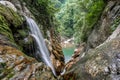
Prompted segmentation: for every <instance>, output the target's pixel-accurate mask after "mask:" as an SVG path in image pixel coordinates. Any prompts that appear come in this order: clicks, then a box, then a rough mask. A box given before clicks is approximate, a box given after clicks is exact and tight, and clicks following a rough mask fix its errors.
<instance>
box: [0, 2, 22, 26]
mask: <svg viewBox="0 0 120 80" xmlns="http://www.w3.org/2000/svg"><path fill="white" fill-rule="evenodd" d="M0 14H2V15H3V16H5V18H6V20H7V21H9V23H11V24H13V25H14V26H15V27H18V26H20V25H21V24H22V22H23V21H22V19H21V17H20V16H19V15H18V14H17V13H16V12H14V11H13V10H12V9H10V8H8V7H5V6H3V5H1V4H0Z"/></svg>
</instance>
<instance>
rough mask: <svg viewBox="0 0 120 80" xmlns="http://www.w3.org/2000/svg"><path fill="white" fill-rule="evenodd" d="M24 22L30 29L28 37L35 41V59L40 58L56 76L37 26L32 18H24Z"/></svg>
mask: <svg viewBox="0 0 120 80" xmlns="http://www.w3.org/2000/svg"><path fill="white" fill-rule="evenodd" d="M26 21H27V23H28V26H29V27H30V36H32V37H33V38H34V39H35V43H36V46H35V48H36V50H37V51H35V52H36V53H35V55H36V56H35V57H36V58H41V59H42V61H43V62H44V63H45V64H46V65H48V66H49V67H50V68H51V69H52V72H53V74H54V75H55V76H56V72H55V69H54V66H53V64H52V62H51V60H50V56H49V55H50V54H49V51H48V49H47V47H46V44H45V41H44V38H43V36H42V34H41V32H40V29H39V27H38V25H37V24H36V22H35V21H34V20H33V19H32V18H29V17H26ZM41 59H38V60H41Z"/></svg>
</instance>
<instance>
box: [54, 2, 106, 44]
mask: <svg viewBox="0 0 120 80" xmlns="http://www.w3.org/2000/svg"><path fill="white" fill-rule="evenodd" d="M104 6H105V3H104V1H103V0H67V1H66V3H65V4H63V6H62V7H61V10H60V12H59V13H58V14H56V18H57V19H59V21H60V24H61V25H60V27H59V28H61V29H59V30H60V33H61V34H62V36H67V37H73V36H74V37H75V42H76V43H80V42H84V41H86V40H87V37H88V35H89V34H90V32H91V30H92V28H93V26H94V24H95V23H96V22H97V20H98V18H99V16H100V14H101V12H102V10H103V8H104ZM61 26H62V27H61ZM63 33H64V34H63Z"/></svg>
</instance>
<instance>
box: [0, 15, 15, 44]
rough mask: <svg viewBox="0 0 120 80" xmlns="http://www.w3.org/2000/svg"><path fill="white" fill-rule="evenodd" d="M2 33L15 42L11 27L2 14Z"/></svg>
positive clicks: (0, 20) (0, 30)
mask: <svg viewBox="0 0 120 80" xmlns="http://www.w3.org/2000/svg"><path fill="white" fill-rule="evenodd" d="M0 34H2V35H5V36H6V37H7V38H9V40H10V41H11V42H14V39H13V35H12V31H11V29H10V28H9V23H8V22H7V21H6V19H5V18H4V16H2V15H0Z"/></svg>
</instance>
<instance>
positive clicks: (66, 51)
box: [62, 47, 75, 62]
mask: <svg viewBox="0 0 120 80" xmlns="http://www.w3.org/2000/svg"><path fill="white" fill-rule="evenodd" d="M74 49H75V47H67V48H63V49H62V50H63V54H64V56H65V62H68V61H69V60H70V58H71V57H72V54H73V53H74Z"/></svg>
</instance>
